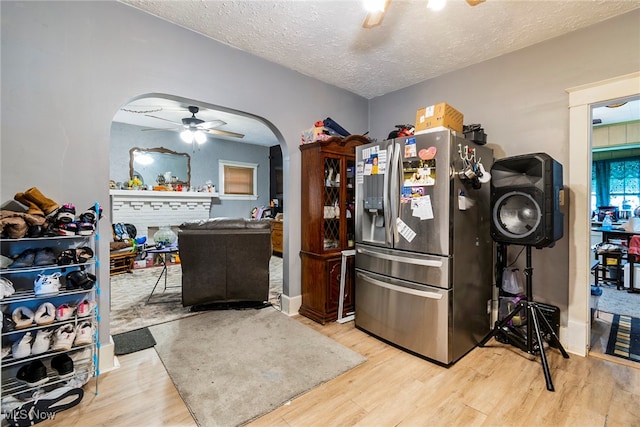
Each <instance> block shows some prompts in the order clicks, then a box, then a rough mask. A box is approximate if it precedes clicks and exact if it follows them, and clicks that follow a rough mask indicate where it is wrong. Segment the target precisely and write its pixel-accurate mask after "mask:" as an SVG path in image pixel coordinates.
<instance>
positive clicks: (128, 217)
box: [109, 190, 218, 239]
mask: <svg viewBox="0 0 640 427" xmlns="http://www.w3.org/2000/svg"><path fill="white" fill-rule="evenodd" d="M109 194H110V196H111V218H112V221H113V223H114V224H115V223H118V222H124V223H128V224H133V225H135V227H136V229H137V232H138V233H137V235H138V236H144V235H147V236H148V237H149V238H150V239H153V234H150V230H149V228H150V227H151V232H154V231H156V230H157V229H158V227H160V226H164V225H169V226H173V227H175V226H178V225H180V224H182V223H183V222H185V221H196V220H200V219H207V218H209V212H210V211H211V200H212V199H213V198H217V197H218V193H200V192H191V191H186V192H184V191H183V192H181V191H137V190H110V191H109Z"/></svg>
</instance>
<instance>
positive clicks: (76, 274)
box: [65, 270, 96, 289]
mask: <svg viewBox="0 0 640 427" xmlns="http://www.w3.org/2000/svg"><path fill="white" fill-rule="evenodd" d="M65 279H66V282H67V289H81V288H82V289H91V288H93V285H94V284H95V282H96V276H94V275H93V274H91V273H87V272H86V271H84V270H74V271H72V272H71V273H69V274H67V275H66V276H65Z"/></svg>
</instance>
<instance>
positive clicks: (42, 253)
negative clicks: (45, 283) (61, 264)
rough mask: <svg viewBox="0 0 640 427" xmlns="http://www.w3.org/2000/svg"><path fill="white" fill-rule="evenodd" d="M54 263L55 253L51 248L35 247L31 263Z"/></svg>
mask: <svg viewBox="0 0 640 427" xmlns="http://www.w3.org/2000/svg"><path fill="white" fill-rule="evenodd" d="M55 263H56V254H55V253H54V252H53V249H51V248H42V249H37V250H36V254H35V257H34V259H33V265H54V264H55Z"/></svg>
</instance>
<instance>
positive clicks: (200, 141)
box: [193, 130, 207, 144]
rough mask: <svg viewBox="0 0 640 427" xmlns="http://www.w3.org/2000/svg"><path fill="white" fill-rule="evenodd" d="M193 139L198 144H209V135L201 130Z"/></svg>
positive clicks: (195, 133)
mask: <svg viewBox="0 0 640 427" xmlns="http://www.w3.org/2000/svg"><path fill="white" fill-rule="evenodd" d="M193 138H194V139H195V140H196V142H197V143H198V144H204V143H205V142H207V135H206V134H205V133H204V132H202V131H201V130H197V131H195V132H193Z"/></svg>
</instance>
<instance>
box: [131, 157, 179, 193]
mask: <svg viewBox="0 0 640 427" xmlns="http://www.w3.org/2000/svg"><path fill="white" fill-rule="evenodd" d="M129 177H130V178H131V179H133V178H134V177H137V178H138V179H140V180H141V181H142V184H143V185H145V186H148V185H153V186H155V185H165V184H171V185H183V186H187V187H189V186H190V182H191V157H190V156H189V155H188V154H186V153H177V152H175V151H171V150H168V149H166V148H164V147H159V148H138V147H133V148H132V149H131V150H129Z"/></svg>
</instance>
